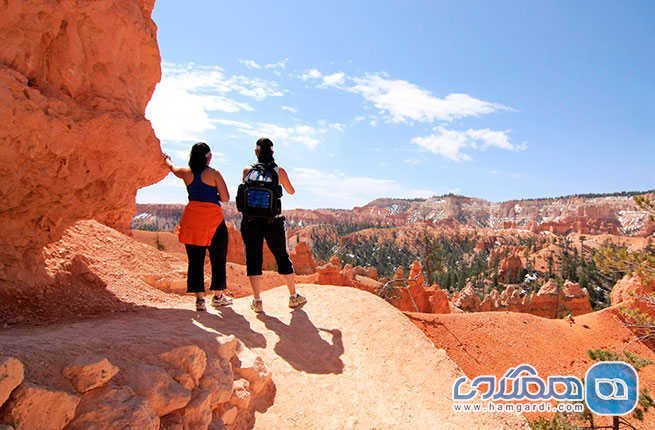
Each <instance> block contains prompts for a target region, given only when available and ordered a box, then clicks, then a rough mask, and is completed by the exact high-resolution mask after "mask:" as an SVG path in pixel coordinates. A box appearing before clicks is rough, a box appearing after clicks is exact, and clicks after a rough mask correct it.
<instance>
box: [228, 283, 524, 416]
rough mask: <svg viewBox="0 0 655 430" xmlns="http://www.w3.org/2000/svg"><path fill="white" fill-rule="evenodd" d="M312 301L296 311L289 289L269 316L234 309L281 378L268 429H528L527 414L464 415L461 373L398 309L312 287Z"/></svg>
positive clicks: (274, 301) (356, 294)
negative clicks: (458, 407) (457, 402)
mask: <svg viewBox="0 0 655 430" xmlns="http://www.w3.org/2000/svg"><path fill="white" fill-rule="evenodd" d="M300 291H302V292H303V294H305V295H306V296H307V297H308V299H309V303H308V304H307V305H305V306H304V307H303V309H301V310H296V311H293V312H291V311H290V309H289V308H288V307H287V301H288V293H287V291H286V289H285V288H275V289H272V290H269V291H266V292H264V293H263V294H262V297H263V299H264V308H265V314H264V315H260V316H255V315H253V313H252V312H250V311H249V309H247V306H248V301H247V300H246V299H242V300H238V301H237V303H236V304H235V305H234V310H235V311H236V313H237V314H241V315H244V316H245V317H246V319H248V321H249V322H250V324H251V327H252V329H253V330H254V331H255V332H257V333H261V334H263V336H264V337H265V339H266V346H265V347H264V348H258V347H255V348H254V349H255V351H258V353H259V354H260V355H262V357H264V360H265V361H266V363H267V364H268V365H269V366H270V368H271V370H272V372H273V375H274V376H273V378H274V380H275V382H276V386H277V394H276V397H275V401H274V404H273V406H271V408H270V409H268V411H266V413H264V414H261V415H259V416H258V417H257V427H258V428H263V429H271V428H285V429H344V428H345V429H347V428H352V429H358V428H362V429H363V428H366V429H370V428H377V429H381V428H394V429H423V428H440V429H447V428H459V429H462V428H480V429H482V428H520V427H522V426H523V425H524V421H523V419H522V418H521V417H519V416H507V415H505V416H499V415H495V416H485V415H476V416H472V415H470V414H455V413H453V412H452V404H451V401H450V397H451V389H452V388H451V387H452V382H453V381H454V380H455V379H456V378H457V377H458V376H460V375H461V374H462V373H461V370H459V368H458V367H457V365H456V364H455V363H454V362H453V361H452V360H451V359H450V358H448V356H447V355H446V353H445V351H443V350H439V349H436V348H434V347H433V346H432V345H431V344H430V341H429V340H428V339H427V338H426V337H425V336H424V335H423V334H422V333H421V332H420V331H419V330H417V329H416V327H414V326H413V325H412V323H411V322H410V321H409V320H408V319H407V318H406V317H405V316H404V315H403V314H402V313H401V312H400V311H398V310H397V309H396V308H394V307H392V306H391V305H389V304H388V303H386V302H385V301H384V300H382V299H380V298H379V297H377V296H375V295H373V294H370V293H367V292H363V291H360V290H356V289H353V288H348V287H333V286H325V285H320V286H319V285H304V286H302V287H300Z"/></svg>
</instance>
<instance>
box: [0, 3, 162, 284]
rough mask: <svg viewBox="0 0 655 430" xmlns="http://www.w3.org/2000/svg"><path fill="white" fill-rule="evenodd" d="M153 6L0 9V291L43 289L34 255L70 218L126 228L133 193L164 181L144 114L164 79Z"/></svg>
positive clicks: (22, 6) (157, 150) (14, 6)
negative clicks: (14, 287) (26, 287)
mask: <svg viewBox="0 0 655 430" xmlns="http://www.w3.org/2000/svg"><path fill="white" fill-rule="evenodd" d="M153 6H154V1H153V0H140V1H139V0H129V1H127V0H125V1H117V0H98V1H92V2H89V1H82V0H68V1H63V2H55V3H53V2H50V1H46V0H28V1H20V2H19V1H8V2H7V1H5V2H2V3H0V40H2V44H1V45H0V174H2V175H3V177H4V180H3V181H2V185H0V200H2V202H3V209H2V223H0V261H2V263H1V264H0V283H1V285H0V293H5V294H8V293H9V290H10V288H11V286H12V285H15V284H17V283H18V284H23V285H24V284H28V285H29V284H32V285H34V284H38V283H42V282H44V281H45V279H46V277H45V274H44V273H35V268H38V267H40V264H39V263H40V251H41V248H42V247H43V245H45V244H46V243H49V242H52V241H54V240H57V239H58V238H59V237H60V236H61V234H62V232H63V231H64V229H65V228H66V227H68V226H70V225H71V224H72V223H73V222H75V221H76V220H79V219H88V218H94V219H97V220H99V221H101V222H104V223H107V224H109V225H111V226H114V227H117V228H119V229H122V230H126V229H127V228H128V225H129V221H130V218H131V216H132V214H133V213H134V210H135V207H134V198H135V194H136V190H137V189H138V188H140V187H142V186H145V185H148V184H151V183H154V182H156V181H157V180H159V179H161V178H162V177H164V175H165V174H166V170H165V166H164V164H163V163H162V160H161V155H160V154H161V150H160V147H159V142H158V140H157V138H156V137H155V135H154V132H153V130H152V127H151V126H150V122H149V121H148V120H146V119H145V117H144V112H145V107H146V104H147V103H148V100H149V99H150V96H151V94H152V92H153V90H154V88H155V85H156V83H157V82H158V81H159V79H160V76H161V71H160V56H159V49H158V46H157V40H156V31H157V28H156V26H155V24H154V22H153V21H152V20H151V18H150V13H151V11H152V8H153ZM25 232H29V234H25Z"/></svg>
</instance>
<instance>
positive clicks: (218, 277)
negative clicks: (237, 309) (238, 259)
mask: <svg viewBox="0 0 655 430" xmlns="http://www.w3.org/2000/svg"><path fill="white" fill-rule="evenodd" d="M185 247H186V255H187V257H189V270H188V273H187V284H186V285H187V292H188V293H202V292H204V291H205V254H206V253H207V249H209V262H210V263H211V266H212V284H211V289H212V290H224V289H225V288H226V282H225V262H226V260H227V227H226V226H225V221H223V222H222V223H221V225H219V226H218V228H217V229H216V233H214V237H213V238H212V242H211V244H210V245H209V246H197V245H185Z"/></svg>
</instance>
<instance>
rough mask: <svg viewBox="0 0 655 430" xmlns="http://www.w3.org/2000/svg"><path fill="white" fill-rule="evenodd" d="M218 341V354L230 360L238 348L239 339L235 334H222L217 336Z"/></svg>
mask: <svg viewBox="0 0 655 430" xmlns="http://www.w3.org/2000/svg"><path fill="white" fill-rule="evenodd" d="M216 342H217V343H218V356H219V357H221V358H223V359H225V360H227V361H230V360H232V357H234V354H235V352H236V349H237V343H238V342H239V340H238V339H237V338H236V337H235V336H234V335H233V334H230V335H222V336H218V337H217V338H216Z"/></svg>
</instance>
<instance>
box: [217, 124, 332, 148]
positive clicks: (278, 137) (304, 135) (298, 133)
mask: <svg viewBox="0 0 655 430" xmlns="http://www.w3.org/2000/svg"><path fill="white" fill-rule="evenodd" d="M214 122H215V123H217V124H222V125H225V126H229V127H234V128H236V129H237V130H238V131H239V132H241V133H243V134H245V135H248V136H252V137H255V138H259V137H262V136H266V137H268V138H270V139H271V140H273V142H280V143H281V144H286V143H298V144H301V145H304V146H306V147H307V148H309V149H314V148H315V147H316V146H317V145H318V144H319V143H320V138H321V136H323V135H324V134H325V133H327V131H328V128H327V127H314V126H311V125H307V124H296V125H292V126H289V127H283V126H280V125H277V124H271V123H267V122H258V123H252V124H251V123H247V122H242V121H233V120H226V119H217V120H214Z"/></svg>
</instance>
